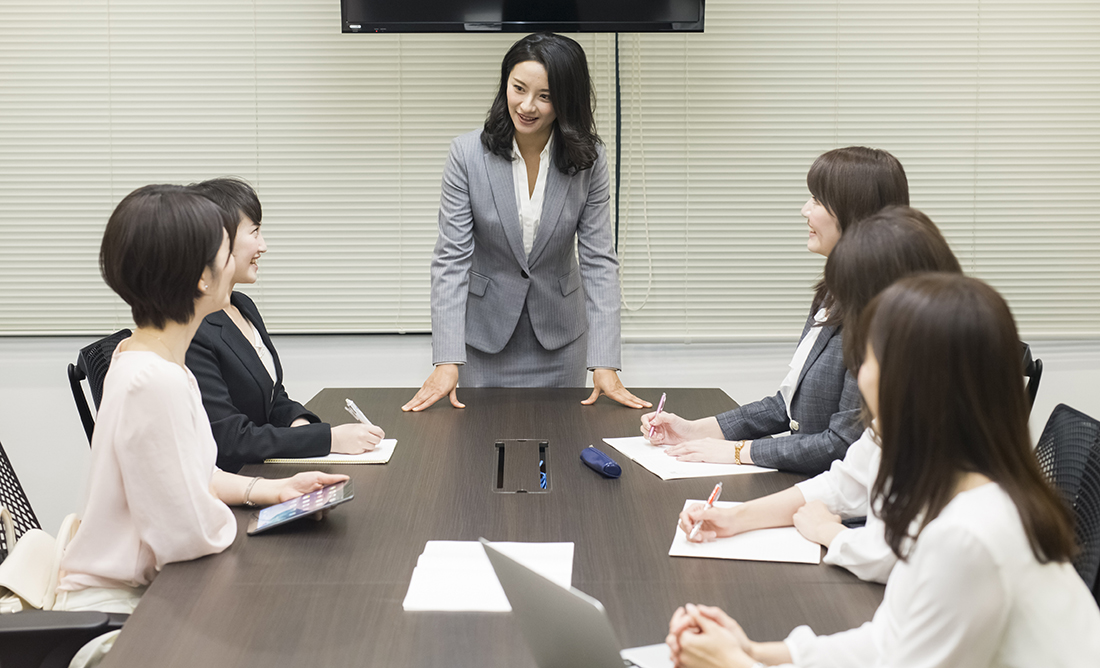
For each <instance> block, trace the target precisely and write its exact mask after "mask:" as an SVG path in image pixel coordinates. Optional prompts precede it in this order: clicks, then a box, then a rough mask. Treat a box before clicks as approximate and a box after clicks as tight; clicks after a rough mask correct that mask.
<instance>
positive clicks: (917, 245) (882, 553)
mask: <svg viewBox="0 0 1100 668" xmlns="http://www.w3.org/2000/svg"><path fill="white" fill-rule="evenodd" d="M928 271H939V272H951V273H956V274H958V273H962V268H961V267H960V266H959V262H958V260H957V259H955V255H954V254H953V253H952V252H951V248H950V247H949V246H948V245H947V241H946V240H945V239H944V238H943V235H942V234H940V231H939V229H937V228H936V226H935V224H933V223H932V221H931V220H929V218H928V217H927V216H925V215H924V214H923V213H921V212H920V211H917V210H916V209H912V208H909V207H904V206H898V207H887V208H886V209H883V210H882V211H881V212H880V213H877V214H875V215H874V216H871V217H870V218H868V219H866V220H863V221H860V222H859V223H856V224H855V225H853V226H852V227H851V228H849V229H848V231H847V232H846V233H845V234H844V236H843V237H842V238H841V239H840V241H839V242H838V243H837V245H836V248H835V249H834V250H833V252H832V253H831V254H830V255H829V259H828V261H827V262H826V263H825V285H826V286H827V287H828V289H829V292H830V293H831V294H832V295H833V296H834V298H835V301H834V304H835V305H836V307H837V308H839V309H843V311H844V320H845V321H846V322H859V317H860V314H861V313H862V312H863V309H864V308H865V307H866V306H867V303H868V302H870V301H871V299H872V298H874V296H875V295H877V294H878V293H879V292H881V291H882V290H884V289H885V288H887V287H888V286H889V285H891V284H892V283H894V282H895V281H897V280H898V279H900V278H904V277H906V276H910V275H912V274H917V273H921V272H928ZM880 457H881V451H880V450H879V445H878V441H877V439H876V437H875V435H874V431H873V430H872V429H870V428H868V429H867V430H866V431H864V432H863V435H862V436H860V438H859V439H858V440H856V442H854V443H852V445H851V447H849V448H848V452H847V454H845V456H844V459H838V460H836V461H834V462H833V464H832V466H831V467H830V469H829V470H828V471H826V472H824V473H822V474H820V475H818V476H816V477H814V478H811V479H810V480H806V481H804V482H801V483H798V484H797V485H795V486H794V487H790V488H788V489H785V490H783V491H782V492H776V493H775V494H770V495H768V496H765V497H762V498H759V499H754V500H752V501H749V502H748V503H744V504H741V505H739V506H734V507H732V508H711V509H710V510H706V511H704V510H702V508H701V507H697V508H689V509H687V510H685V511H684V515H683V517H682V519H683V520H684V521H686V522H694V521H695V520H699V519H703V520H706V521H707V522H708V526H710V527H711V530H709V531H701V532H697V533H696V534H695V538H694V539H693V540H713V539H714V538H720V537H726V536H733V535H736V534H739V533H743V532H745V531H752V530H753V529H764V528H767V527H779V526H791V525H792V524H793V525H794V526H795V527H797V528H798V530H799V531H800V532H801V533H802V534H803V535H804V536H805V537H806V538H808V539H810V540H812V541H814V542H817V543H820V544H822V545H824V546H825V547H827V548H828V552H827V553H826V555H825V563H827V564H833V565H836V566H843V567H844V568H847V569H848V570H850V571H852V572H853V573H855V574H856V575H857V576H859V577H861V578H863V579H864V580H872V581H875V582H886V578H887V577H888V576H889V575H890V570H891V569H892V568H893V567H894V563H895V562H896V561H897V559H896V557H895V556H894V553H893V552H891V550H890V547H889V546H888V545H887V544H886V540H885V538H884V527H883V524H882V520H881V519H879V518H878V516H876V515H875V514H874V512H872V510H873V509H872V508H871V505H870V497H871V485H872V483H874V481H875V477H876V476H877V475H878V464H879V459H880ZM858 516H866V517H867V524H866V526H865V527H861V528H857V529H846V528H845V527H844V525H843V524H841V517H858Z"/></svg>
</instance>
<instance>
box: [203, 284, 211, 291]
mask: <svg viewBox="0 0 1100 668" xmlns="http://www.w3.org/2000/svg"><path fill="white" fill-rule="evenodd" d="M209 287H210V286H209V285H207V284H206V283H203V284H202V289H203V290H206V289H207V288H209Z"/></svg>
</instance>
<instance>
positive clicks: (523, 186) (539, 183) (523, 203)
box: [512, 133, 554, 255]
mask: <svg viewBox="0 0 1100 668" xmlns="http://www.w3.org/2000/svg"><path fill="white" fill-rule="evenodd" d="M553 143H554V135H553V133H551V135H550V139H549V140H548V141H547V142H546V146H544V147H543V148H542V153H539V175H538V178H537V179H536V181H535V190H534V192H531V191H530V190H528V188H527V163H526V162H524V161H523V154H521V153H520V152H519V144H517V143H516V140H515V139H512V156H513V158H512V182H513V183H514V184H515V187H516V208H517V209H518V210H519V222H520V226H521V227H522V228H523V252H524V253H526V254H527V255H531V248H532V247H533V246H534V244H535V234H537V233H538V231H539V221H540V220H541V219H542V200H543V196H544V195H545V194H546V175H547V173H548V172H549V171H550V162H551V159H550V146H551V145H552V144H553Z"/></svg>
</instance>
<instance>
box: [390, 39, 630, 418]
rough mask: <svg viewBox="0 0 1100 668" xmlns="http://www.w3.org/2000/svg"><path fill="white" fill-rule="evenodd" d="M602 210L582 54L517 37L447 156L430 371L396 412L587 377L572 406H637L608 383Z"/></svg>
mask: <svg viewBox="0 0 1100 668" xmlns="http://www.w3.org/2000/svg"><path fill="white" fill-rule="evenodd" d="M610 206H611V203H610V184H609V179H608V174H607V160H606V157H605V155H604V150H603V146H602V145H601V143H600V138H599V136H598V135H597V134H596V132H595V122H594V119H593V114H592V84H591V81H590V79H589V76H588V62H587V60H586V58H585V55H584V50H583V49H582V48H581V46H580V45H579V44H577V43H576V42H575V41H573V40H571V39H569V38H567V37H562V36H560V35H555V34H552V33H536V34H533V35H528V36H527V37H524V38H523V39H521V40H519V41H518V42H516V43H515V44H513V45H512V48H511V49H509V50H508V53H507V54H506V55H505V56H504V61H503V63H502V64H501V73H500V89H499V90H498V92H497V96H496V99H495V100H494V101H493V105H492V107H491V108H490V109H489V114H488V117H487V118H486V120H485V126H484V128H482V129H480V130H475V131H474V132H470V133H468V134H465V135H462V136H460V137H458V138H456V139H455V140H454V141H453V142H452V143H451V153H450V157H449V158H448V160H447V166H446V168H445V170H444V172H443V194H442V197H441V198H440V205H439V239H438V241H437V242H436V245H435V256H434V258H433V260H432V356H433V363H434V364H435V370H434V371H433V372H432V374H431V375H430V376H429V377H428V379H427V380H426V381H425V382H424V385H423V387H421V388H420V391H419V392H417V393H416V396H414V397H413V398H412V399H411V400H410V401H409V402H408V403H406V404H405V405H404V406H402V409H403V410H413V411H419V410H423V409H425V408H428V407H429V406H431V405H432V404H434V403H435V402H436V401H438V400H439V399H441V398H443V397H445V396H449V397H450V401H451V404H452V405H453V406H455V407H456V408H462V407H463V404H462V403H460V402H459V400H458V397H457V395H456V392H455V388H456V387H457V386H458V385H459V383H461V384H462V386H463V387H479V386H480V387H583V386H584V382H585V376H586V371H587V370H588V369H592V372H593V373H592V384H593V391H592V394H591V396H589V397H588V399H586V400H584V401H583V402H582V403H585V404H591V403H593V402H594V401H596V398H597V397H599V395H600V394H606V395H607V396H609V397H611V398H612V399H614V400H615V401H618V402H619V403H621V404H624V405H626V406H630V407H632V408H642V407H644V406H650V405H651V404H649V402H645V401H642V400H641V399H639V398H637V397H635V396H634V395H633V394H631V393H630V392H629V391H628V390H627V389H626V388H625V387H623V384H622V383H621V382H620V381H619V377H618V373H617V371H618V369H619V368H620V367H621V362H620V346H619V301H620V291H619V278H618V267H619V263H618V259H617V258H616V257H615V250H614V246H613V237H612V230H611V216H610ZM574 246H575V247H576V251H574ZM578 254H579V256H580V263H579V265H578V262H577V257H578Z"/></svg>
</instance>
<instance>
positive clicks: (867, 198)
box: [806, 146, 909, 311]
mask: <svg viewBox="0 0 1100 668" xmlns="http://www.w3.org/2000/svg"><path fill="white" fill-rule="evenodd" d="M806 187H807V188H809V190H810V195H812V196H813V198H814V199H815V200H817V201H818V203H820V204H821V205H822V206H824V207H825V208H826V209H827V210H828V211H829V213H831V214H833V217H835V218H836V222H837V225H838V226H839V227H840V233H841V237H842V238H843V236H844V233H845V232H847V230H848V227H849V226H851V225H852V223H855V222H857V221H860V220H863V219H864V218H867V217H868V216H870V215H871V214H875V213H878V212H879V211H881V210H882V209H883V208H885V207H888V206H899V205H900V206H908V205H909V180H908V179H907V178H906V177H905V169H903V168H902V166H901V163H900V162H899V161H898V159H897V158H895V157H894V156H892V155H890V154H889V153H887V152H886V151H883V150H882V149H877V148H867V147H865V146H849V147H847V148H836V149H833V150H831V151H828V152H826V153H822V154H821V155H820V156H818V158H817V160H814V164H812V165H810V171H809V172H807V174H806ZM814 290H815V295H814V310H815V311H816V310H817V309H818V308H819V307H822V306H824V307H826V308H829V307H831V306H832V297H831V296H830V295H829V294H828V291H827V290H826V289H825V281H819V282H818V284H817V285H816V286H815V288H814Z"/></svg>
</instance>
